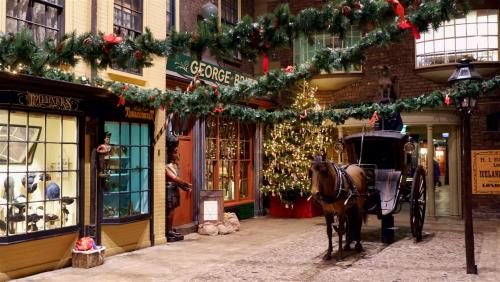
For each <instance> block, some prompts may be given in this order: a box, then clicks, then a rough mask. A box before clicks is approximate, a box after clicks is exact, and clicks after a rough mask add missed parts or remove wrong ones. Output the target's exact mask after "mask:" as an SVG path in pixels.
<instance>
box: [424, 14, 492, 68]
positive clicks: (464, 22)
mask: <svg viewBox="0 0 500 282" xmlns="http://www.w3.org/2000/svg"><path fill="white" fill-rule="evenodd" d="M478 11H485V12H487V21H486V22H479V21H478V15H477V13H478ZM471 12H475V13H476V15H475V18H474V21H473V22H469V17H468V15H466V16H464V17H463V18H459V19H451V20H450V21H449V22H444V23H442V25H441V26H440V27H439V28H438V30H436V31H434V30H430V31H429V32H428V33H423V34H422V36H421V38H420V39H418V40H415V68H416V69H420V68H428V67H433V66H442V65H447V64H455V63H457V62H459V60H460V59H461V58H463V57H465V56H469V55H472V56H473V57H474V54H475V57H474V61H477V62H498V61H500V32H499V29H500V9H476V10H472V11H471ZM491 12H496V22H490V20H489V17H490V13H491ZM457 21H459V22H458V23H457ZM480 24H486V26H487V29H488V30H489V25H490V24H492V25H494V24H496V30H497V33H496V34H490V33H489V32H488V31H486V34H481V35H480V34H479V30H480ZM457 26H463V27H464V33H465V34H464V35H460V36H457ZM469 26H475V35H469ZM450 27H453V36H450V37H447V36H446V28H450ZM471 30H472V29H471ZM440 32H442V33H443V36H442V37H441V36H440V35H438V37H437V36H436V33H440ZM427 37H430V38H429V39H428V38H427ZM473 37H475V38H476V39H477V38H479V37H485V38H486V41H488V46H489V45H490V42H489V38H490V37H493V38H494V37H496V38H497V42H496V45H497V47H496V48H495V47H491V48H490V47H487V48H479V46H477V45H478V44H476V48H471V49H469V48H467V44H468V43H467V39H468V38H473ZM458 39H463V40H465V41H464V42H465V46H464V48H463V49H457V46H458V44H457V40H458ZM446 40H453V46H454V48H453V50H448V49H447V48H446V46H447V45H446ZM436 41H443V43H442V44H443V50H444V51H435V50H436V46H435V44H436ZM431 43H432V44H431ZM476 43H478V42H476ZM427 44H429V46H430V45H432V50H433V51H432V52H431V51H429V52H427V51H426V49H427V46H426V45H427ZM420 45H421V46H420ZM420 48H423V51H422V53H421V54H419V50H420ZM483 52H486V53H487V55H486V57H483V58H481V60H478V58H480V54H481V53H483ZM495 53H496V60H494V57H495ZM483 56H484V55H483ZM488 57H490V58H491V59H489V58H488ZM453 58H454V60H453ZM485 58H486V60H485ZM426 60H429V61H430V62H426ZM437 60H440V61H442V62H436V61H437Z"/></svg>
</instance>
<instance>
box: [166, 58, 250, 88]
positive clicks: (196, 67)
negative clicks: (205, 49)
mask: <svg viewBox="0 0 500 282" xmlns="http://www.w3.org/2000/svg"><path fill="white" fill-rule="evenodd" d="M167 70H170V71H174V72H177V73H178V74H181V75H185V76H190V77H193V76H194V75H196V73H198V72H199V73H200V78H201V79H203V80H209V81H212V82H215V83H219V84H225V85H234V84H235V83H238V82H239V81H242V80H247V79H250V78H248V77H246V76H244V75H241V74H239V73H236V72H234V71H231V70H228V69H225V68H222V67H221V66H217V65H213V64H209V63H206V62H204V61H197V60H194V59H193V58H191V57H189V56H186V55H176V56H175V57H172V58H169V59H168V62H167Z"/></svg>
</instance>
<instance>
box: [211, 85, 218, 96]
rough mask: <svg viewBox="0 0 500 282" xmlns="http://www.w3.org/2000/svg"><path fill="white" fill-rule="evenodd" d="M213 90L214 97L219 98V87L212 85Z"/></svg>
mask: <svg viewBox="0 0 500 282" xmlns="http://www.w3.org/2000/svg"><path fill="white" fill-rule="evenodd" d="M212 89H213V90H214V95H215V96H216V97H219V94H220V93H219V87H218V86H217V85H212Z"/></svg>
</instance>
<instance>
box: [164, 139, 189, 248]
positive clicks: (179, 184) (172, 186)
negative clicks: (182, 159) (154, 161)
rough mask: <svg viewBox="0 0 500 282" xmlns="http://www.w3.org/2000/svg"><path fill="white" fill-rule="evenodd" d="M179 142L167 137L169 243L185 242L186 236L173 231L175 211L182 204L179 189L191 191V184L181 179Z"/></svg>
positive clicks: (166, 174)
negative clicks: (178, 163) (178, 164)
mask: <svg viewBox="0 0 500 282" xmlns="http://www.w3.org/2000/svg"><path fill="white" fill-rule="evenodd" d="M178 147H179V140H178V139H177V137H175V136H173V135H168V136H167V166H166V168H165V177H166V182H167V191H166V192H167V195H166V198H167V226H166V227H167V241H169V242H174V241H179V240H183V239H184V236H182V235H181V234H179V233H177V232H175V231H174V230H173V226H172V224H173V221H174V213H175V209H176V208H177V207H178V206H179V204H180V195H179V188H181V189H182V190H184V191H187V192H190V191H191V187H192V185H191V183H189V182H187V181H184V180H182V179H180V178H179V176H178V175H179V169H178V166H177V162H178V160H179V152H178Z"/></svg>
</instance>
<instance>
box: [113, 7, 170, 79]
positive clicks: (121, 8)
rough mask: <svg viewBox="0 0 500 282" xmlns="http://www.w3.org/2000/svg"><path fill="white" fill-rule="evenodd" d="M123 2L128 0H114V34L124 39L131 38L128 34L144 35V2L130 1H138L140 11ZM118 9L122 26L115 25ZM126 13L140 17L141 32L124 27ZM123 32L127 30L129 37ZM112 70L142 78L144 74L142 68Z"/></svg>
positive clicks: (117, 68) (115, 67)
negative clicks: (126, 5) (128, 6)
mask: <svg viewBox="0 0 500 282" xmlns="http://www.w3.org/2000/svg"><path fill="white" fill-rule="evenodd" d="M123 1H127V0H113V33H115V34H116V35H118V36H122V37H130V35H128V34H129V33H131V32H132V33H134V35H133V36H132V38H135V37H136V36H139V35H141V34H143V30H144V2H143V1H142V0H129V1H137V4H138V7H139V9H138V10H134V9H132V8H127V7H125V6H124V5H123ZM174 1H175V0H174ZM117 7H118V8H119V10H120V11H121V18H120V21H121V23H122V24H120V25H118V24H116V23H115V22H116V19H117V13H116V10H117ZM124 11H130V13H128V14H129V15H134V14H137V15H138V16H140V19H141V20H140V22H141V24H140V30H137V29H135V27H126V26H124V25H123V17H124V15H125V14H126V13H124ZM117 30H119V31H120V32H117ZM122 30H125V31H126V33H127V35H125V34H123V32H122ZM112 69H114V70H117V71H122V72H126V73H130V74H134V75H139V76H142V74H143V71H142V68H139V69H133V68H130V67H127V68H119V67H117V66H113V67H112Z"/></svg>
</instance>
